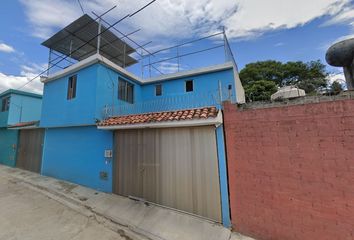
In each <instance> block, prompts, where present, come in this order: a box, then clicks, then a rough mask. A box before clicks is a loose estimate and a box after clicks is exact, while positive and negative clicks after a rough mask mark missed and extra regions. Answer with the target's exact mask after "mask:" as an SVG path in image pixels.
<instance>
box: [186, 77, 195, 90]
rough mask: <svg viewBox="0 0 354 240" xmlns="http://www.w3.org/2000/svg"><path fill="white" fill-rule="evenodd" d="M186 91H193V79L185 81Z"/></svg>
mask: <svg viewBox="0 0 354 240" xmlns="http://www.w3.org/2000/svg"><path fill="white" fill-rule="evenodd" d="M186 92H193V80H187V81H186Z"/></svg>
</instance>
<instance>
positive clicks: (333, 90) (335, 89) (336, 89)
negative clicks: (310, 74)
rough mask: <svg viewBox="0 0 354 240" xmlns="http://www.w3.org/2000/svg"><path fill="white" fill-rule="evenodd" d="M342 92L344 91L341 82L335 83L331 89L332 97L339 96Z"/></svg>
mask: <svg viewBox="0 0 354 240" xmlns="http://www.w3.org/2000/svg"><path fill="white" fill-rule="evenodd" d="M341 91H343V87H342V85H341V84H340V83H339V82H337V81H334V82H333V83H332V84H331V87H330V94H331V95H337V94H339V93H340V92H341Z"/></svg>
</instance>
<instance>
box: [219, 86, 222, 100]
mask: <svg viewBox="0 0 354 240" xmlns="http://www.w3.org/2000/svg"><path fill="white" fill-rule="evenodd" d="M219 99H220V106H222V89H221V82H220V80H219Z"/></svg>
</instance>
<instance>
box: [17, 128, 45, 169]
mask: <svg viewBox="0 0 354 240" xmlns="http://www.w3.org/2000/svg"><path fill="white" fill-rule="evenodd" d="M43 138H44V129H22V130H20V135H19V141H18V150H17V151H18V152H17V161H16V167H18V168H22V169H25V170H28V171H31V172H36V173H40V172H41V164H42V149H43Z"/></svg>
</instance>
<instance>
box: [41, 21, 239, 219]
mask: <svg viewBox="0 0 354 240" xmlns="http://www.w3.org/2000/svg"><path fill="white" fill-rule="evenodd" d="M87 17H88V16H87V15H84V16H83V17H81V18H79V19H78V20H76V21H75V22H74V23H72V24H71V25H69V26H68V27H67V28H70V29H71V31H72V32H75V29H73V28H74V27H75V26H78V25H80V26H82V25H83V24H82V23H81V24H77V23H78V22H79V23H80V21H88V20H87ZM92 21H93V20H92ZM97 24H98V23H97ZM93 25H94V24H93ZM91 27H96V29H95V30H97V29H100V27H98V26H96V25H94V26H91ZM65 30H66V29H64V30H62V31H60V32H59V33H58V34H56V35H54V36H53V37H52V38H50V39H48V40H47V41H46V42H44V43H43V45H45V46H47V47H48V48H50V52H52V51H57V52H60V53H62V54H64V55H67V56H69V55H70V56H71V57H72V58H73V59H74V60H76V62H75V63H74V64H72V65H70V66H67V67H65V68H64V69H62V70H60V71H57V72H55V73H52V74H49V76H48V77H46V78H43V79H42V82H43V83H44V92H43V105H42V114H41V120H40V127H41V128H44V129H45V139H44V147H43V159H42V168H41V172H42V174H43V175H47V176H52V177H56V178H59V179H64V180H67V181H71V182H74V183H77V184H81V185H84V186H88V187H91V188H94V189H97V190H100V191H105V192H110V193H114V194H119V195H122V196H126V197H131V198H135V199H140V200H141V199H143V200H144V201H147V202H151V203H156V204H160V205H164V206H167V207H170V208H175V209H179V210H182V211H185V212H189V213H192V214H196V215H200V216H203V217H205V218H208V219H211V220H213V221H216V222H222V223H223V224H224V225H225V226H230V214H229V201H228V186H227V171H226V154H225V146H224V135H223V120H222V109H221V103H222V101H224V100H229V101H232V102H244V92H243V88H242V85H241V82H240V79H239V76H238V72H237V68H236V65H235V62H234V61H227V62H225V63H222V64H218V65H213V66H209V67H203V68H198V69H193V70H189V71H183V72H178V73H174V74H166V75H161V76H156V77H151V78H148V79H142V78H140V77H137V76H136V75H134V74H133V73H131V72H129V71H127V70H126V68H125V67H127V66H128V65H132V64H134V63H135V60H134V59H133V58H132V57H130V56H129V54H130V53H132V52H133V51H129V50H127V49H133V48H132V47H130V46H129V45H128V44H127V43H125V42H123V41H122V40H120V39H119V38H117V37H114V35H113V33H111V32H110V34H112V35H110V37H111V39H113V40H112V43H114V44H117V45H116V46H115V48H119V47H121V46H123V45H124V52H123V51H118V52H117V50H115V49H112V48H110V47H111V46H110V45H109V44H105V45H101V46H100V40H97V42H96V43H95V44H96V45H94V44H93V43H92V44H90V45H91V47H92V45H94V46H96V47H97V49H96V50H97V51H95V50H94V51H92V49H91V48H88V49H86V50H85V48H81V49H84V50H83V51H80V52H79V53H71V51H72V50H71V49H70V48H69V47H67V48H63V46H66V45H65V44H64V43H63V42H62V43H61V44H58V41H59V42H60V39H62V40H61V41H64V42H65V41H66V40H65V37H64V38H63V36H65V34H67V35H68V31H65ZM91 32H92V29H91ZM105 33H107V32H105ZM79 34H82V35H79ZM59 37H60V38H59ZM68 37H69V35H68ZM84 37H85V31H80V33H77V34H76V35H70V41H71V45H75V41H80V39H81V40H82V39H83V38H84ZM76 38H77V39H76ZM121 50H122V48H121ZM75 54H76V55H75ZM117 56H119V57H117Z"/></svg>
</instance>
